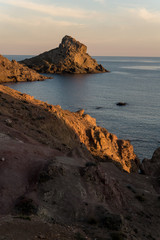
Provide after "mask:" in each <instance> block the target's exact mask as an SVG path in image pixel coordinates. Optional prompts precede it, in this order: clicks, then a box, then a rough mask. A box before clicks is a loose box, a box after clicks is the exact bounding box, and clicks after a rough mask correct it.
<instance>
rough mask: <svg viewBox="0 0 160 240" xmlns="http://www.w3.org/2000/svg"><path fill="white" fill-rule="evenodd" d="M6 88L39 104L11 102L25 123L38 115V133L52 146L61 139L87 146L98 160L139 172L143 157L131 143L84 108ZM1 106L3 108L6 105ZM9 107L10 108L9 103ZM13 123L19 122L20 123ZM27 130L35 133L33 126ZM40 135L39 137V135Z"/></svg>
mask: <svg viewBox="0 0 160 240" xmlns="http://www.w3.org/2000/svg"><path fill="white" fill-rule="evenodd" d="M2 89H3V91H4V92H6V94H7V92H8V93H9V95H13V96H14V98H15V97H16V98H18V100H25V101H26V100H27V101H29V103H30V104H33V105H35V106H36V107H37V110H36V112H34V111H33V108H31V109H29V110H28V111H26V110H25V109H23V106H22V109H21V102H18V103H19V104H18V105H17V103H16V104H11V106H12V105H13V107H11V109H10V111H9V114H12V115H15V116H16V115H17V114H18V116H21V120H22V119H23V121H24V124H23V126H25V125H26V124H27V125H28V124H29V123H30V124H31V129H32V128H33V127H32V125H34V123H35V120H34V119H33V118H34V117H33V116H34V115H35V119H37V120H38V121H36V125H37V124H38V125H37V132H42V134H41V137H45V138H44V140H43V141H46V142H48V144H49V145H50V146H52V147H56V143H57V142H61V143H63V144H64V145H66V146H67V147H69V148H71V149H73V148H75V147H80V145H83V146H84V148H86V149H87V150H88V152H90V153H91V154H92V156H93V157H95V158H96V159H97V161H113V162H114V163H115V164H116V165H117V166H118V167H120V168H121V169H124V170H125V171H127V172H137V171H138V168H139V160H138V158H137V157H136V155H135V153H134V151H133V147H132V145H131V144H130V142H129V141H125V140H119V139H118V138H117V137H116V136H115V135H113V134H111V133H109V132H108V131H107V130H106V129H104V128H101V127H98V126H97V125H96V120H95V119H94V118H92V117H91V116H89V115H88V114H85V113H84V110H81V111H77V112H76V113H72V112H70V111H67V110H63V109H61V107H57V106H53V105H48V104H46V103H44V102H41V101H38V100H35V99H34V98H32V97H31V96H29V95H26V94H20V93H18V92H17V91H13V90H10V89H9V88H4V87H3V86H1V90H2ZM41 108H42V109H41ZM1 109H2V110H3V105H2V108H1ZM5 109H7V107H6V106H5ZM16 109H17V110H16ZM5 111H6V110H5ZM17 111H18V112H17ZM38 111H39V113H38ZM45 111H47V112H48V113H46V112H45ZM41 115H42V116H41ZM31 116H32V117H31ZM13 124H16V122H15V123H13ZM27 132H28V133H29V132H30V133H31V134H32V131H31V130H30V129H28V130H27ZM38 138H39V136H37V139H38Z"/></svg>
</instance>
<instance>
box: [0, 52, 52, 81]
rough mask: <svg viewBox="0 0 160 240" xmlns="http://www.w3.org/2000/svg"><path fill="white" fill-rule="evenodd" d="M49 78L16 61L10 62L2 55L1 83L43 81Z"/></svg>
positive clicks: (0, 60)
mask: <svg viewBox="0 0 160 240" xmlns="http://www.w3.org/2000/svg"><path fill="white" fill-rule="evenodd" d="M47 78H48V77H46V76H43V75H40V74H39V73H37V72H36V71H34V70H32V69H30V68H28V67H27V66H23V65H22V64H19V63H18V62H16V61H15V60H12V61H9V60H8V59H7V58H5V57H3V56H2V55H0V83H6V82H26V81H42V80H45V79H47Z"/></svg>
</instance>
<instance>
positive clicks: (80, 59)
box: [21, 36, 107, 73]
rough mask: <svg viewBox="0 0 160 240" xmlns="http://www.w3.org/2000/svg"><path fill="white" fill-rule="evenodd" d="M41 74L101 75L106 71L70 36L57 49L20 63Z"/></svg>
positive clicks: (83, 46) (84, 47) (85, 48)
mask: <svg viewBox="0 0 160 240" xmlns="http://www.w3.org/2000/svg"><path fill="white" fill-rule="evenodd" d="M21 63H23V64H25V65H27V66H28V67H30V68H33V69H35V70H36V71H38V72H41V73H102V72H107V70H106V69H104V68H103V66H102V65H101V64H100V65H98V63H97V61H96V60H95V59H93V58H91V57H90V56H89V55H88V54H87V47H86V46H85V45H84V44H82V43H80V42H78V41H76V40H75V39H74V38H72V37H70V36H65V37H64V38H63V39H62V42H61V44H60V45H59V47H58V48H55V49H52V50H50V51H48V52H44V53H42V54H40V55H38V56H36V57H33V58H30V59H26V60H23V61H21Z"/></svg>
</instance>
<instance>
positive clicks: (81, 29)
mask: <svg viewBox="0 0 160 240" xmlns="http://www.w3.org/2000/svg"><path fill="white" fill-rule="evenodd" d="M65 35H70V36H72V37H74V38H75V39H76V40H79V41H80V42H82V43H84V44H85V45H86V46H87V47H88V53H89V54H90V55H92V56H155V57H160V1H159V0H152V1H151V0H133V1H131V0H69V1H67V0H45V1H44V0H43V1H42V0H0V54H2V55H4V54H5V55H6V54H17V55H20V54H22V55H36V54H40V53H42V52H44V51H48V50H50V49H53V48H55V47H57V46H58V45H59V43H60V42H61V39H62V38H63V37H64V36H65Z"/></svg>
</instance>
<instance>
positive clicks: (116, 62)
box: [4, 56, 160, 159]
mask: <svg viewBox="0 0 160 240" xmlns="http://www.w3.org/2000/svg"><path fill="white" fill-rule="evenodd" d="M6 57H7V58H8V59H9V60H12V59H15V60H18V61H19V60H23V59H24V58H26V56H6ZM95 59H96V60H97V62H98V63H99V64H102V65H103V66H104V67H105V68H106V69H108V70H110V71H111V72H110V73H103V74H88V75H83V74H82V75H75V74H74V75H51V74H48V75H47V74H46V75H47V76H49V77H51V76H53V79H47V80H45V81H43V82H32V83H31V82H23V83H10V84H4V85H7V86H9V87H11V88H13V89H16V90H18V91H20V92H23V93H27V94H30V95H32V96H34V97H35V98H36V99H40V100H42V101H46V102H48V103H49V104H53V105H57V104H59V105H61V107H62V108H63V109H68V110H70V111H76V110H79V109H81V108H83V109H85V112H86V113H88V114H90V115H91V116H92V117H94V118H96V120H97V125H100V126H102V127H105V128H106V129H107V130H108V131H109V132H112V133H114V134H116V135H117V136H118V138H121V139H129V140H130V141H131V143H132V145H133V146H134V149H135V153H136V154H137V155H138V157H139V158H140V159H143V158H144V157H147V158H151V156H152V154H153V151H154V150H155V149H156V148H158V147H159V145H160V138H159V134H158V132H159V119H160V112H159V109H160V92H159V90H160V77H159V76H160V58H135V57H95ZM117 102H126V103H127V105H126V106H122V107H119V106H117V105H116V103H117Z"/></svg>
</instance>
